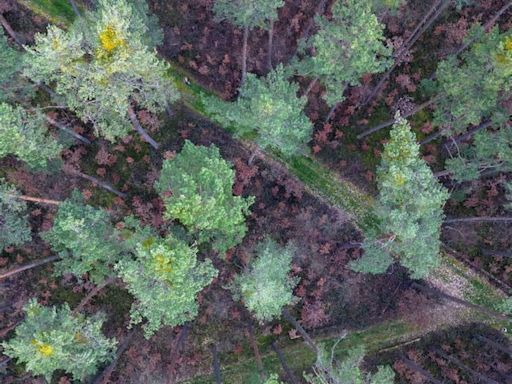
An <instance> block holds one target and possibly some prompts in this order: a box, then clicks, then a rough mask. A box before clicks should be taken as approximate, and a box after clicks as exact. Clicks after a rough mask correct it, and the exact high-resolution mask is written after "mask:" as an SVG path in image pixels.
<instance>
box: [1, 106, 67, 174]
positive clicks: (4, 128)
mask: <svg viewBox="0 0 512 384" xmlns="http://www.w3.org/2000/svg"><path fill="white" fill-rule="evenodd" d="M44 121H45V120H44V117H43V116H42V114H41V113H38V112H34V113H29V112H27V111H25V110H24V109H23V108H22V107H19V106H16V107H12V106H11V105H9V104H6V103H0V157H4V156H6V155H10V154H12V155H16V156H17V157H18V158H19V159H20V160H22V161H24V162H25V163H26V164H27V165H28V166H29V167H30V168H33V169H45V168H47V167H48V165H49V162H50V161H51V160H56V159H60V152H61V151H62V146H61V145H60V144H59V143H58V142H57V141H56V140H55V139H54V138H53V137H52V136H51V135H50V134H49V133H48V131H47V130H46V125H45V123H44Z"/></svg>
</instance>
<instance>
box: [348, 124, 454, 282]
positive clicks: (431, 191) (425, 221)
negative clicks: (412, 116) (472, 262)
mask: <svg viewBox="0 0 512 384" xmlns="http://www.w3.org/2000/svg"><path fill="white" fill-rule="evenodd" d="M390 136H391V138H390V141H389V143H387V144H386V145H385V147H384V153H383V154H382V162H381V165H380V167H379V169H378V171H377V183H378V188H379V196H378V201H377V208H376V214H377V216H378V218H379V220H380V223H379V224H380V229H379V231H378V233H367V234H366V237H367V238H366V240H365V242H364V244H363V248H364V250H365V254H364V255H363V256H362V258H361V259H359V260H357V261H356V262H354V263H352V269H353V270H355V271H359V272H366V273H374V274H375V273H383V272H385V271H386V269H387V268H388V267H389V265H390V264H391V263H392V262H393V259H394V258H397V259H398V260H399V261H400V263H401V264H402V265H403V266H405V267H406V268H408V269H409V271H410V272H411V275H412V276H413V277H414V278H422V277H425V276H426V275H427V274H428V273H429V272H430V271H431V270H432V269H433V268H435V267H436V266H437V265H438V263H439V245H440V242H439V235H440V228H441V224H442V221H443V218H444V214H443V206H444V203H445V202H446V200H447V199H448V193H447V191H446V190H445V189H444V188H443V187H442V186H441V185H440V184H439V183H438V182H437V179H436V178H435V177H434V175H433V174H432V171H431V170H430V169H429V167H428V166H427V164H426V163H425V162H424V161H423V160H422V159H421V158H420V154H419V145H418V144H417V142H416V137H415V134H414V133H413V132H411V129H410V126H409V124H408V123H407V121H406V120H404V119H403V118H401V117H400V116H399V115H397V117H396V123H395V125H394V126H393V129H392V130H391V134H390Z"/></svg>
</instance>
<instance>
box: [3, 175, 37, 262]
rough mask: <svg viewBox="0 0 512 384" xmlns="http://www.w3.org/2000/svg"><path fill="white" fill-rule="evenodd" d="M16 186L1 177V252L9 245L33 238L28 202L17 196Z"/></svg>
mask: <svg viewBox="0 0 512 384" xmlns="http://www.w3.org/2000/svg"><path fill="white" fill-rule="evenodd" d="M17 195H19V192H18V191H17V190H16V188H15V187H14V186H13V185H11V184H8V183H6V182H5V180H3V179H0V252H1V251H2V250H3V249H4V248H5V247H7V246H9V245H14V246H17V245H22V244H24V243H26V242H27V241H29V240H30V239H31V235H30V224H29V222H28V213H27V204H26V203H25V202H24V201H22V200H19V199H17V198H16V196H17Z"/></svg>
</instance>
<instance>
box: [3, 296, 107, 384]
mask: <svg viewBox="0 0 512 384" xmlns="http://www.w3.org/2000/svg"><path fill="white" fill-rule="evenodd" d="M24 310H25V314H26V316H25V319H24V320H23V321H22V322H21V323H20V324H19V325H18V326H17V327H16V334H15V336H14V337H13V338H12V339H11V340H9V341H7V342H4V343H2V346H3V347H4V352H3V353H4V354H5V355H7V356H10V357H12V358H16V359H17V360H18V362H21V363H24V364H25V366H26V370H27V371H29V372H30V373H32V374H33V375H43V376H44V377H45V378H46V380H47V381H48V382H49V381H50V380H51V377H52V374H53V372H54V371H56V370H64V371H66V372H67V373H70V374H71V375H72V376H73V379H74V380H77V381H82V380H84V379H85V378H86V377H87V376H89V375H92V374H94V373H95V372H96V370H97V368H98V366H100V365H102V364H103V363H105V362H107V361H109V360H110V359H111V357H112V356H113V350H114V347H115V345H116V341H115V340H113V339H107V338H106V337H105V336H104V335H103V334H102V332H101V326H102V324H103V320H102V319H100V318H98V317H96V318H87V317H85V316H83V315H81V314H77V315H72V314H71V311H70V309H69V307H68V305H67V304H65V305H64V306H62V307H60V308H56V307H43V306H41V305H40V304H38V303H37V301H36V300H35V299H32V300H31V301H29V303H28V304H27V305H26V306H25V308H24Z"/></svg>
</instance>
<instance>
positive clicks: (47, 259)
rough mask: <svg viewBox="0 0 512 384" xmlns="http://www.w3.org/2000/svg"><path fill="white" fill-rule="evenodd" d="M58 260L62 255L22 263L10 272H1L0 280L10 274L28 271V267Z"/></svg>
mask: <svg viewBox="0 0 512 384" xmlns="http://www.w3.org/2000/svg"><path fill="white" fill-rule="evenodd" d="M57 260H60V256H50V257H47V258H46V259H42V260H37V261H33V262H32V263H28V264H25V265H22V266H21V267H18V268H14V269H12V270H10V271H8V272H4V273H2V274H0V280H3V279H6V278H8V277H10V276H13V275H16V274H18V273H20V272H23V271H26V270H28V269H32V268H36V267H39V266H41V265H45V264H48V263H51V262H54V261H57Z"/></svg>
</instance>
